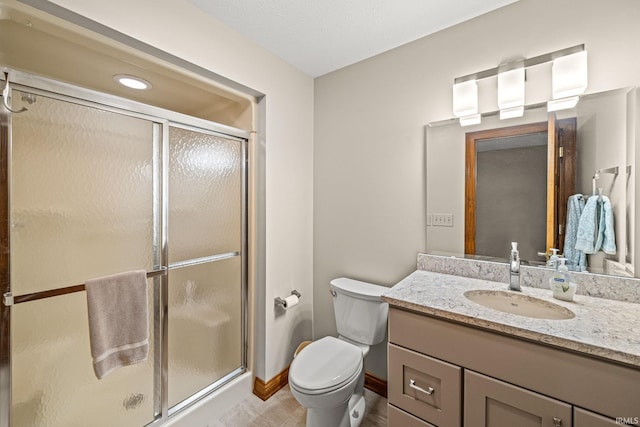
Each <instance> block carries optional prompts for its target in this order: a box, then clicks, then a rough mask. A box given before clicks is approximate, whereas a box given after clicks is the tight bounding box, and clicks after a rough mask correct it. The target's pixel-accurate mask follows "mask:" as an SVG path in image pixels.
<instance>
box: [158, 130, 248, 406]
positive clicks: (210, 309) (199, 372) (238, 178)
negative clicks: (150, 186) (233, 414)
mask: <svg viewBox="0 0 640 427" xmlns="http://www.w3.org/2000/svg"><path fill="white" fill-rule="evenodd" d="M168 157H169V160H168V161H169V165H168V170H169V185H168V187H169V218H168V224H169V233H168V235H169V237H168V247H169V307H168V312H169V331H168V334H169V335H168V345H169V351H168V356H169V361H168V363H169V368H168V374H169V381H168V383H169V384H168V386H169V392H168V393H169V396H168V397H169V407H170V408H174V410H175V409H176V408H179V407H180V406H181V405H182V404H183V403H181V402H185V401H188V400H187V399H189V398H190V397H192V396H198V395H199V393H202V392H203V390H207V389H208V388H209V387H210V386H211V385H212V384H215V383H216V382H217V381H219V380H221V379H222V378H224V377H225V376H227V375H229V374H231V373H232V372H234V371H237V370H239V369H241V368H243V365H244V360H243V351H242V345H243V344H242V343H243V341H242V337H243V336H244V335H243V331H242V328H243V315H244V312H243V302H242V298H243V291H242V290H243V261H242V256H243V254H244V253H243V243H242V242H243V240H244V239H243V233H244V225H243V218H244V214H243V209H244V201H243V194H244V190H243V187H244V169H245V168H244V163H245V148H244V140H240V139H233V138H226V137H221V136H219V135H216V134H212V133H207V132H205V131H202V130H199V129H194V128H187V127H178V126H171V127H170V128H169V156H168ZM169 412H170V413H171V412H172V411H171V410H170V411H169Z"/></svg>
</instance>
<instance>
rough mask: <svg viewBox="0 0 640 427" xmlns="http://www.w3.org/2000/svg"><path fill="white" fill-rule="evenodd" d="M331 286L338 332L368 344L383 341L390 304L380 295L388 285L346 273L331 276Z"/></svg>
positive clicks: (386, 289)
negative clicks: (359, 279) (340, 275)
mask: <svg viewBox="0 0 640 427" xmlns="http://www.w3.org/2000/svg"><path fill="white" fill-rule="evenodd" d="M330 286H331V291H332V292H331V294H332V295H333V312H334V314H335V317H336V326H337V327H338V334H340V335H342V336H343V337H346V338H348V339H350V340H352V341H355V342H358V343H361V344H367V345H374V344H379V343H381V342H382V341H384V339H385V338H386V336H387V317H388V316H389V304H387V303H386V302H384V301H382V299H381V298H380V296H381V295H382V294H383V293H384V292H386V291H388V290H389V288H387V287H385V286H379V285H374V284H372V283H366V282H360V281H358V280H353V279H347V278H345V277H342V278H339V279H333V280H332V281H331V283H330Z"/></svg>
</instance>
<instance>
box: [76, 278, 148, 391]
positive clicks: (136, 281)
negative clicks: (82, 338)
mask: <svg viewBox="0 0 640 427" xmlns="http://www.w3.org/2000/svg"><path fill="white" fill-rule="evenodd" d="M85 285H86V290H87V307H88V311H89V340H90V342H91V356H92V357H93V370H94V371H95V373H96V377H98V379H102V378H104V377H105V376H107V375H108V374H109V373H111V372H113V371H114V370H115V369H117V368H120V367H122V366H127V365H133V364H134V363H138V362H142V361H144V360H146V359H147V354H148V353H149V315H148V312H149V309H148V297H147V273H146V272H145V271H144V270H137V271H131V272H127V273H120V274H114V275H113V276H107V277H100V278H97V279H91V280H87V282H86V284H85Z"/></svg>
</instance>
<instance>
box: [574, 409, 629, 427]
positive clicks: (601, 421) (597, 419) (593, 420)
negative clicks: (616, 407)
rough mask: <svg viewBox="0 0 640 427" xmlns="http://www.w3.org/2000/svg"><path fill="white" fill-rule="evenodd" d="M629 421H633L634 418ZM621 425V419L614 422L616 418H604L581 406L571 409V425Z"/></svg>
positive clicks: (583, 426)
mask: <svg viewBox="0 0 640 427" xmlns="http://www.w3.org/2000/svg"><path fill="white" fill-rule="evenodd" d="M621 418H622V417H621ZM634 418H635V417H634ZM630 421H632V422H634V421H635V419H633V420H630ZM636 422H637V421H636ZM621 425H624V424H623V423H622V421H617V422H616V420H612V419H611V418H605V417H603V416H602V415H598V414H594V413H593V412H589V411H585V410H584V409H581V408H574V409H573V427H613V426H618V427H620V426H621Z"/></svg>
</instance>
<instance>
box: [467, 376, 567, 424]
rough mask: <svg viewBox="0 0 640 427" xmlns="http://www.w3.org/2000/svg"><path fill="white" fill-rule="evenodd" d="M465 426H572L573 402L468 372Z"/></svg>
mask: <svg viewBox="0 0 640 427" xmlns="http://www.w3.org/2000/svg"><path fill="white" fill-rule="evenodd" d="M464 425H465V427H485V426H486V427H514V426H518V427H543V426H544V427H550V426H554V427H556V426H562V427H570V426H571V405H568V404H566V403H564V402H560V401H558V400H555V399H551V398H549V397H546V396H543V395H541V394H537V393H533V392H531V391H528V390H525V389H523V388H520V387H516V386H513V385H511V384H507V383H504V382H502V381H498V380H495V379H493V378H490V377H487V376H485V375H481V374H478V373H475V372H472V371H465V373H464Z"/></svg>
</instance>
